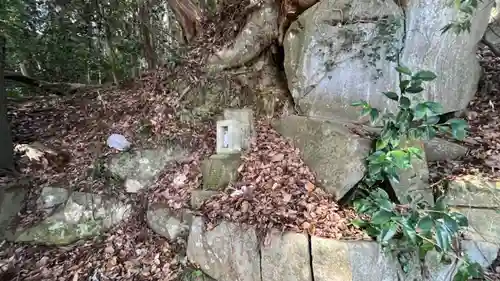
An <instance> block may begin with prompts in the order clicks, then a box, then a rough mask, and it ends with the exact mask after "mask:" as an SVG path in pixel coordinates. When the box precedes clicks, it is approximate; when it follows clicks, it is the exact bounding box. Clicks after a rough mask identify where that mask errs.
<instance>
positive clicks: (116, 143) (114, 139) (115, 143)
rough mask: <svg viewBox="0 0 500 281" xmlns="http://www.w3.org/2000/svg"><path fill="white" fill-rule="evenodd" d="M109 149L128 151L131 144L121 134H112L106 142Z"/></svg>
mask: <svg viewBox="0 0 500 281" xmlns="http://www.w3.org/2000/svg"><path fill="white" fill-rule="evenodd" d="M106 143H107V144H108V146H109V147H111V148H115V149H118V150H120V151H124V150H128V149H129V148H130V145H131V143H130V142H129V141H128V140H127V139H126V138H125V137H124V136H123V135H120V134H112V135H111V136H109V137H108V140H107V141H106Z"/></svg>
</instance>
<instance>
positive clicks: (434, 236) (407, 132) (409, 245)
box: [352, 66, 482, 281]
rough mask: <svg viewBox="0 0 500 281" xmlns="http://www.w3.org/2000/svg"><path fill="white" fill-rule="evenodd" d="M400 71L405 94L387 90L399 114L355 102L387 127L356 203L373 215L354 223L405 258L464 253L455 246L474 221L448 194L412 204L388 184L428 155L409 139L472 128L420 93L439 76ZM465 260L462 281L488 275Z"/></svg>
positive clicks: (412, 199)
mask: <svg viewBox="0 0 500 281" xmlns="http://www.w3.org/2000/svg"><path fill="white" fill-rule="evenodd" d="M396 70H397V71H398V72H399V73H400V74H401V76H400V77H401V79H400V84H399V93H396V92H385V93H384V95H385V96H386V97H387V98H389V99H391V100H393V101H394V102H396V103H397V111H396V113H395V114H393V113H391V112H383V113H382V112H380V111H379V110H378V109H376V108H373V107H371V106H370V104H369V103H367V102H366V101H358V102H355V103H353V106H358V107H361V115H362V116H369V118H370V120H371V122H372V124H381V125H382V131H381V133H380V135H379V137H378V138H377V140H376V142H375V147H374V149H373V151H372V152H371V153H370V155H369V156H368V158H367V165H368V172H367V174H366V175H365V177H364V180H363V184H362V185H363V189H364V190H365V196H363V197H362V198H361V199H358V200H356V201H355V202H354V203H353V204H354V208H355V209H356V211H357V212H358V213H360V214H364V215H367V216H368V217H369V219H364V220H356V221H353V222H352V223H353V224H354V225H356V226H358V227H362V228H364V229H365V230H366V231H367V233H368V234H369V235H371V236H373V237H376V238H377V241H378V242H379V243H381V245H382V246H383V247H384V248H385V249H388V250H390V251H393V252H394V251H395V252H396V254H397V256H398V257H399V259H400V261H401V260H406V261H408V260H410V259H409V256H410V255H412V254H416V255H417V256H418V258H419V260H421V261H423V260H424V258H425V255H426V254H427V253H428V252H429V251H431V250H436V251H437V252H438V253H439V254H440V255H441V258H442V260H444V259H446V258H450V257H452V258H460V257H459V256H457V254H456V253H455V251H456V250H457V249H454V247H453V245H454V241H455V240H456V239H458V238H459V234H460V233H461V231H463V230H464V228H466V227H467V226H468V221H467V218H466V217H465V216H464V215H462V214H460V213H457V212H452V211H450V208H449V207H448V206H447V205H446V204H445V200H444V199H445V198H444V197H440V198H438V199H437V200H436V202H427V201H425V200H424V199H423V198H422V197H423V196H421V195H420V196H414V197H413V196H408V198H407V203H405V204H397V203H395V202H393V201H392V200H391V199H390V197H389V195H388V194H387V192H386V191H384V189H383V188H382V187H383V186H386V185H387V183H388V182H396V183H398V182H399V180H400V178H399V174H398V171H401V170H406V169H409V168H411V167H412V160H413V159H414V158H419V159H423V157H422V153H423V152H422V151H421V149H419V148H417V147H412V146H410V147H408V146H407V145H406V144H407V143H411V142H412V141H422V140H430V139H432V138H434V137H435V136H436V135H437V134H438V133H445V134H450V135H452V136H453V137H454V138H456V139H463V138H464V137H465V136H466V133H467V128H468V125H467V122H466V121H465V120H462V119H451V120H448V121H446V122H445V123H440V122H439V121H440V117H439V116H440V114H442V113H443V107H442V106H441V105H440V104H439V103H437V102H432V101H426V100H424V99H423V97H422V96H421V95H419V93H421V92H423V90H424V88H423V84H424V82H429V81H432V80H434V79H435V78H436V75H435V74H434V73H432V72H430V71H419V72H417V73H413V72H412V71H411V70H410V69H408V68H407V67H404V66H399V67H397V68H396ZM460 259H462V261H463V262H462V266H461V267H460V268H459V270H458V272H457V274H456V276H455V280H456V281H461V280H468V279H470V278H472V277H477V276H478V275H480V274H482V271H481V267H480V266H479V265H478V264H476V263H471V262H469V261H468V259H466V258H460ZM402 267H403V270H405V271H406V272H407V271H408V264H402Z"/></svg>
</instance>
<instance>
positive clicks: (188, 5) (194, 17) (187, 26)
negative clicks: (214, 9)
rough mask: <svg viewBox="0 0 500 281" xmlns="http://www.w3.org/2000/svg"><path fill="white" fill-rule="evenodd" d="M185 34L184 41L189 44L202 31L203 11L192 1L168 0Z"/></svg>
mask: <svg viewBox="0 0 500 281" xmlns="http://www.w3.org/2000/svg"><path fill="white" fill-rule="evenodd" d="M167 2H168V5H169V6H170V8H171V9H172V11H173V12H174V14H175V17H176V18H177V20H178V21H179V24H180V25H181V28H182V32H183V33H184V34H183V35H184V40H185V41H186V43H189V42H190V41H191V39H193V37H195V36H196V34H197V33H198V31H199V29H200V21H201V10H200V7H198V6H197V5H196V4H195V3H193V1H192V0H167Z"/></svg>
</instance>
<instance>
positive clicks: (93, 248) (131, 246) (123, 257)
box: [0, 218, 185, 281]
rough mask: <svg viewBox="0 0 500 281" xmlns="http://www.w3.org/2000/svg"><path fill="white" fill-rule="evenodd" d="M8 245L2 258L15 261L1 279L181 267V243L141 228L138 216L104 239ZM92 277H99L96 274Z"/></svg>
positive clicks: (104, 279) (155, 275) (159, 273)
mask: <svg viewBox="0 0 500 281" xmlns="http://www.w3.org/2000/svg"><path fill="white" fill-rule="evenodd" d="M6 246H10V247H7V248H6V249H3V250H2V251H0V261H1V260H5V261H8V262H9V263H10V265H11V266H12V267H11V269H10V270H9V271H8V272H6V273H5V275H1V274H0V279H1V280H6V281H7V280H25V281H42V280H47V281H49V280H51V281H67V280H75V281H77V280H99V281H110V280H144V281H146V280H148V281H153V280H155V281H156V280H158V281H165V280H176V278H177V276H179V275H180V274H181V273H182V268H183V263H185V261H184V260H183V257H181V256H179V255H178V254H176V253H177V252H179V249H178V247H179V245H174V244H171V243H168V242H167V241H166V240H165V239H164V238H162V237H160V236H158V235H156V234H153V233H151V232H150V231H149V230H147V228H145V226H143V228H142V229H141V228H139V226H138V225H137V220H136V218H133V219H131V220H130V221H129V222H127V223H126V224H125V225H122V226H120V227H119V228H117V229H115V230H113V231H112V232H110V233H108V234H107V235H106V236H105V237H103V238H102V240H101V241H97V240H95V241H86V242H82V243H79V244H75V245H72V246H68V247H44V246H21V247H19V246H18V247H15V245H6ZM92 277H97V278H94V279H92Z"/></svg>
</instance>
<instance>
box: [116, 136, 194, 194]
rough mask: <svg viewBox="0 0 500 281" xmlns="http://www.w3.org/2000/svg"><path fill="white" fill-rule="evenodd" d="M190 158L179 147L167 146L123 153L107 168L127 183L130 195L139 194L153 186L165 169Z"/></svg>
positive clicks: (117, 155) (126, 187) (126, 186)
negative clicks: (147, 187)
mask: <svg viewBox="0 0 500 281" xmlns="http://www.w3.org/2000/svg"><path fill="white" fill-rule="evenodd" d="M187 157H188V152H187V151H186V150H185V149H183V148H181V147H180V146H177V145H167V146H164V147H159V148H155V149H144V150H137V151H131V152H122V153H119V154H116V155H114V156H113V157H112V158H111V159H110V161H109V163H108V164H107V168H108V169H109V171H110V172H111V173H112V174H113V175H115V176H117V177H118V178H121V179H122V180H124V182H125V189H126V191H127V192H129V193H137V192H139V191H140V190H141V189H143V188H145V187H146V186H148V185H150V184H152V183H153V182H154V181H155V180H156V178H157V176H158V175H159V174H160V173H161V171H163V169H164V168H165V167H166V166H167V165H169V164H172V163H174V162H175V161H182V160H184V159H186V158H187Z"/></svg>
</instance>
